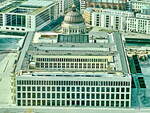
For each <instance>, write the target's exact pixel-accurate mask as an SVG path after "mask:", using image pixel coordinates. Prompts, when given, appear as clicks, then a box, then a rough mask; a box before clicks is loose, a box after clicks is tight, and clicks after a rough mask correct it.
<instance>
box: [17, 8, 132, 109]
mask: <svg viewBox="0 0 150 113" xmlns="http://www.w3.org/2000/svg"><path fill="white" fill-rule="evenodd" d="M78 15H80V13H79V12H76V10H75V9H74V7H73V9H72V11H70V12H69V15H68V14H67V15H66V17H65V20H64V22H65V21H66V20H67V21H68V20H69V22H70V23H69V25H72V26H74V27H76V26H77V25H79V24H81V22H84V21H83V19H81V17H82V16H78ZM66 18H67V19H66ZM70 20H71V21H70ZM81 20H82V21H81ZM74 22H79V23H78V24H77V23H76V24H75V23H74ZM63 24H64V23H63ZM63 28H64V27H62V29H63ZM78 30H80V28H78ZM37 36H38V37H37ZM44 36H45V35H44ZM44 36H42V35H37V34H35V35H34V37H33V40H35V39H36V42H35V41H33V42H31V43H30V45H29V48H28V50H27V53H26V55H25V56H24V60H23V62H22V65H21V66H18V67H16V68H17V71H16V81H15V84H16V89H15V94H14V95H15V99H16V100H15V101H16V105H17V106H55V107H56V106H57V107H60V106H61V107H122V108H128V107H131V76H130V70H129V65H128V61H127V55H126V52H125V49H124V42H123V40H122V37H121V34H119V33H118V32H115V33H111V34H107V33H105V34H103V33H101V32H98V31H95V30H92V31H91V32H90V33H88V34H82V33H80V32H78V33H75V34H73V33H72V32H71V33H69V34H68V33H64V32H63V34H59V35H58V37H57V38H52V35H50V36H48V34H47V35H46V36H47V38H49V40H52V39H53V40H56V41H49V42H50V43H41V42H42V41H40V40H42V39H43V38H44V39H45V37H44ZM38 40H39V42H38ZM34 42H35V43H34ZM19 61H20V60H19ZM18 63H19V62H18ZM19 64H20V63H19Z"/></svg>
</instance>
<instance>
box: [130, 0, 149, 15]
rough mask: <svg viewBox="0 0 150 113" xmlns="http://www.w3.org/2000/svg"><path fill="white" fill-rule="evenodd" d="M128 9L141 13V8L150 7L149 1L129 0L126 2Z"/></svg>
mask: <svg viewBox="0 0 150 113" xmlns="http://www.w3.org/2000/svg"><path fill="white" fill-rule="evenodd" d="M128 4H129V9H130V10H133V11H135V12H141V11H142V9H143V7H145V6H147V5H148V6H150V1H148V0H140V1H139V0H131V1H129V2H128Z"/></svg>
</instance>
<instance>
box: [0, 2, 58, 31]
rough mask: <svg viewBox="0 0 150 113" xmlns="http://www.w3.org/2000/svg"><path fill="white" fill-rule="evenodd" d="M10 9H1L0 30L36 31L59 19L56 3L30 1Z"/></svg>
mask: <svg viewBox="0 0 150 113" xmlns="http://www.w3.org/2000/svg"><path fill="white" fill-rule="evenodd" d="M15 4H17V3H16V2H13V3H12V4H10V5H11V7H10V8H8V9H7V7H8V6H6V7H3V8H2V10H1V12H0V30H2V31H16V32H27V31H37V30H39V29H41V28H42V27H44V26H45V25H47V24H49V23H50V22H51V21H52V20H55V19H57V18H58V17H59V13H58V3H57V2H53V1H38V2H37V1H35V0H32V1H31V0H30V1H26V2H23V3H20V5H19V4H18V6H17V7H16V6H14V5H15Z"/></svg>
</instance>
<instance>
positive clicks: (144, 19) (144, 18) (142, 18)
mask: <svg viewBox="0 0 150 113" xmlns="http://www.w3.org/2000/svg"><path fill="white" fill-rule="evenodd" d="M149 18H150V15H145V14H136V17H129V18H127V29H126V31H127V32H135V33H143V34H150V19H149Z"/></svg>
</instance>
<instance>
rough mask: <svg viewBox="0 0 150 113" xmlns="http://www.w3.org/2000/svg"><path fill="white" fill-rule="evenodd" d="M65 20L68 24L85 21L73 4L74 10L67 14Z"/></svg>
mask: <svg viewBox="0 0 150 113" xmlns="http://www.w3.org/2000/svg"><path fill="white" fill-rule="evenodd" d="M64 22H65V23H68V24H78V23H84V19H83V17H82V15H81V14H80V12H79V11H78V10H77V9H76V7H75V6H73V7H72V10H71V11H70V12H68V13H67V14H66V16H65V18H64Z"/></svg>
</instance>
